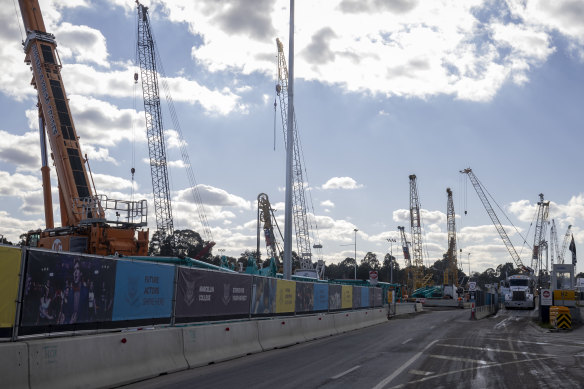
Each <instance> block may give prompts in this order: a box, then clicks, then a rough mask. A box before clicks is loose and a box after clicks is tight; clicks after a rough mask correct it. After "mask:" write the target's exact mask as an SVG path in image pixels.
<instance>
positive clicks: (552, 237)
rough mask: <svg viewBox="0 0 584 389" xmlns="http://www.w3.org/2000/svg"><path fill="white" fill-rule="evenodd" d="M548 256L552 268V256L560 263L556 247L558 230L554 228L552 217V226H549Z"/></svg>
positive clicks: (554, 223) (558, 251) (554, 222)
mask: <svg viewBox="0 0 584 389" xmlns="http://www.w3.org/2000/svg"><path fill="white" fill-rule="evenodd" d="M550 253H551V255H550V258H551V264H552V268H553V266H554V258H555V259H556V260H557V262H558V263H560V250H559V248H558V230H557V228H556V221H555V220H554V219H552V226H551V227H550Z"/></svg>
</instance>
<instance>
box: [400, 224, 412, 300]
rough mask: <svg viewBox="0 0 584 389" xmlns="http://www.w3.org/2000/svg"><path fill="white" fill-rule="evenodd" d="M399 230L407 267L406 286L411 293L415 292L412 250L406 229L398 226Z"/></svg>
mask: <svg viewBox="0 0 584 389" xmlns="http://www.w3.org/2000/svg"><path fill="white" fill-rule="evenodd" d="M397 229H398V230H399V236H400V241H401V245H402V251H403V253H404V263H405V266H406V285H407V289H408V290H409V291H410V292H413V285H412V259H411V257H410V248H409V244H408V243H409V242H408V240H407V239H406V232H405V230H406V229H405V227H403V226H398V227H397Z"/></svg>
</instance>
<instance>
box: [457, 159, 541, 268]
mask: <svg viewBox="0 0 584 389" xmlns="http://www.w3.org/2000/svg"><path fill="white" fill-rule="evenodd" d="M460 172H461V173H463V174H466V175H467V176H468V178H469V179H470V182H471V183H472V186H473V187H474V188H475V190H476V192H477V194H478V196H479V198H480V199H481V201H482V203H483V206H484V207H485V209H486V210H487V213H488V214H489V217H490V218H491V221H492V222H493V224H494V225H495V228H496V229H497V232H498V233H499V236H500V237H501V239H503V243H505V247H507V251H509V254H510V255H511V258H513V261H514V262H515V265H517V267H518V268H520V269H522V270H524V271H528V272H532V271H533V270H531V269H528V268H527V267H526V266H525V265H523V262H522V261H521V258H520V257H519V254H517V251H516V250H515V247H514V246H513V243H511V240H510V239H509V236H507V232H505V228H503V225H502V224H501V222H500V221H499V218H498V217H497V214H496V213H495V210H494V209H493V207H492V206H491V203H490V202H489V199H488V198H487V196H486V195H485V192H484V190H483V187H482V185H481V183H480V182H479V180H478V178H477V177H476V176H475V174H474V173H473V171H472V169H471V168H467V169H464V170H461V171H460Z"/></svg>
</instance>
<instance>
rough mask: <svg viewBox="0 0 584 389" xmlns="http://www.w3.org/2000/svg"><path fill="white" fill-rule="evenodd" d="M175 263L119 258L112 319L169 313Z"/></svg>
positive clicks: (141, 317) (155, 316)
mask: <svg viewBox="0 0 584 389" xmlns="http://www.w3.org/2000/svg"><path fill="white" fill-rule="evenodd" d="M173 292H174V266H169V265H164V264H157V263H146V262H127V261H118V263H117V265H116V292H115V294H114V310H113V315H112V320H113V321H119V320H135V319H150V318H160V317H168V318H169V320H170V316H171V315H172V295H173Z"/></svg>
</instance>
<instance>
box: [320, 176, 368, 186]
mask: <svg viewBox="0 0 584 389" xmlns="http://www.w3.org/2000/svg"><path fill="white" fill-rule="evenodd" d="M362 187H363V185H358V184H357V181H355V180H354V179H352V178H351V177H333V178H331V179H329V180H328V181H327V182H326V183H325V184H324V185H323V186H322V189H359V188H362Z"/></svg>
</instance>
